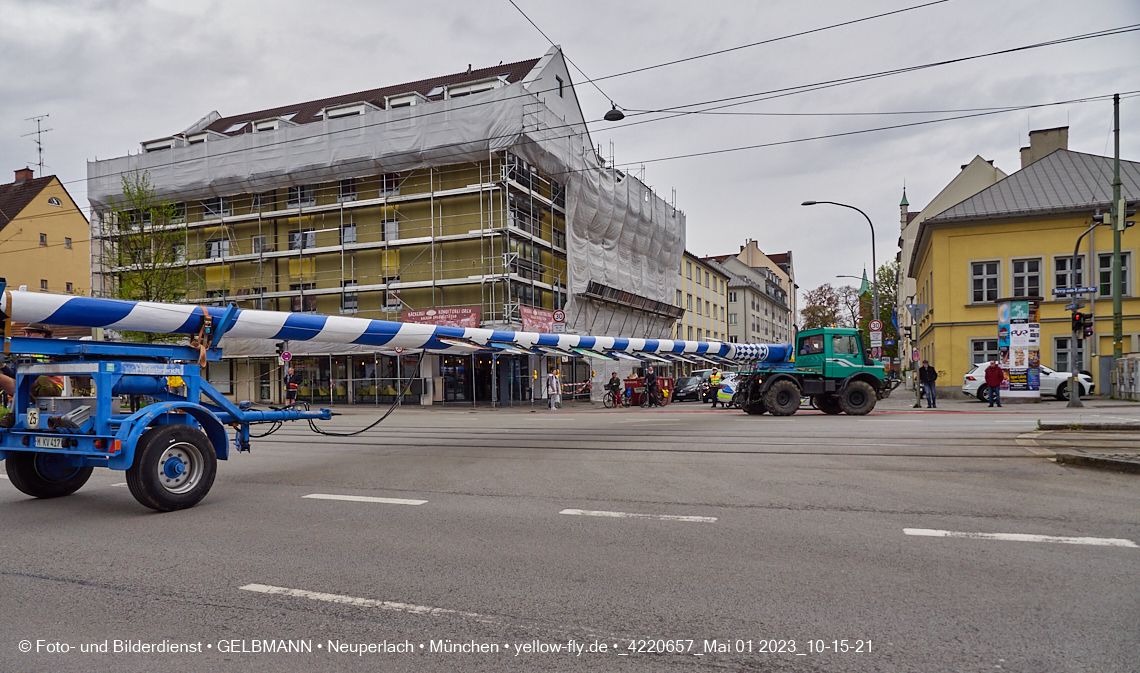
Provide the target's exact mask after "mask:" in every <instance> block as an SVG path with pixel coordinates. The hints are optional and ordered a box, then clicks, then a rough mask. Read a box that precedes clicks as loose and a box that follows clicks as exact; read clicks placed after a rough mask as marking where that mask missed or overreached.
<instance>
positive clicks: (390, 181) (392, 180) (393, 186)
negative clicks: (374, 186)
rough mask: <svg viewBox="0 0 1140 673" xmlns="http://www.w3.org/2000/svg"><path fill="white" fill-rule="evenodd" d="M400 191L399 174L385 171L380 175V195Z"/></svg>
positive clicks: (390, 194)
mask: <svg viewBox="0 0 1140 673" xmlns="http://www.w3.org/2000/svg"><path fill="white" fill-rule="evenodd" d="M399 193H400V174H399V173H385V174H384V175H381V176H380V196H394V195H396V194H399Z"/></svg>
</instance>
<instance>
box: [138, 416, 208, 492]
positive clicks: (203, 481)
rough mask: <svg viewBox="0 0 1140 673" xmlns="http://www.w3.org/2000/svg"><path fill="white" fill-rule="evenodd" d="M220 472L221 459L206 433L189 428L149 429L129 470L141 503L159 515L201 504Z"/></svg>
mask: <svg viewBox="0 0 1140 673" xmlns="http://www.w3.org/2000/svg"><path fill="white" fill-rule="evenodd" d="M217 471H218V457H217V454H216V453H215V451H214V447H213V445H212V444H210V440H209V438H208V437H206V433H204V432H202V431H201V430H199V429H198V428H193V427H190V426H188V425H182V424H171V425H160V426H158V427H155V428H151V429H150V430H147V432H146V434H144V435H143V436H142V437H141V438H140V439H139V443H138V447H137V448H136V449H135V460H134V463H133V464H132V465H131V466H130V467H129V468H128V469H127V486H128V488H130V490H131V495H133V496H135V500H138V501H139V503H140V504H142V505H143V506H145V507H149V508H151V509H153V510H157V511H159V512H173V511H175V510H179V509H186V508H188V507H193V506H194V505H197V504H198V503H199V502H200V501H201V500H202V498H204V497H206V494H207V493H209V492H210V487H211V486H213V485H214V476H215V475H216V474H217Z"/></svg>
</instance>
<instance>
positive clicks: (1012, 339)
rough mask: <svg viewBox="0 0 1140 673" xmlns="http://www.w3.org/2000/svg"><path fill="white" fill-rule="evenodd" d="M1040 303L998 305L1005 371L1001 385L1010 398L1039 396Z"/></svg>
mask: <svg viewBox="0 0 1140 673" xmlns="http://www.w3.org/2000/svg"><path fill="white" fill-rule="evenodd" d="M1037 313H1038V304H1037V302H1036V301H1031V300H1010V301H1003V302H1000V303H999V304H998V352H999V358H1000V365H1001V367H1002V369H1003V370H1004V372H1005V381H1003V382H1002V388H1003V389H1004V390H1007V391H1008V394H1009V396H1010V397H1040V395H1041V390H1040V389H1041V385H1040V382H1041V374H1040V369H1039V368H1040V345H1039V344H1040V341H1041V325H1040V323H1038V322H1037V319H1038V318H1037Z"/></svg>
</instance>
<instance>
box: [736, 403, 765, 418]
mask: <svg viewBox="0 0 1140 673" xmlns="http://www.w3.org/2000/svg"><path fill="white" fill-rule="evenodd" d="M740 408H741V409H744V413H746V414H748V415H750V416H759V415H761V414H763V413H764V412H766V411H768V409H767V408H765V407H764V403H763V402H749V403H747V404H745V405H744V406H742V407H740Z"/></svg>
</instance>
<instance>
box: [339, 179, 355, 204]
mask: <svg viewBox="0 0 1140 673" xmlns="http://www.w3.org/2000/svg"><path fill="white" fill-rule="evenodd" d="M336 200H337V202H338V203H344V202H346V201H355V200H356V178H349V179H347V180H341V181H340V193H339V194H338V195H337V197H336Z"/></svg>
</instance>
